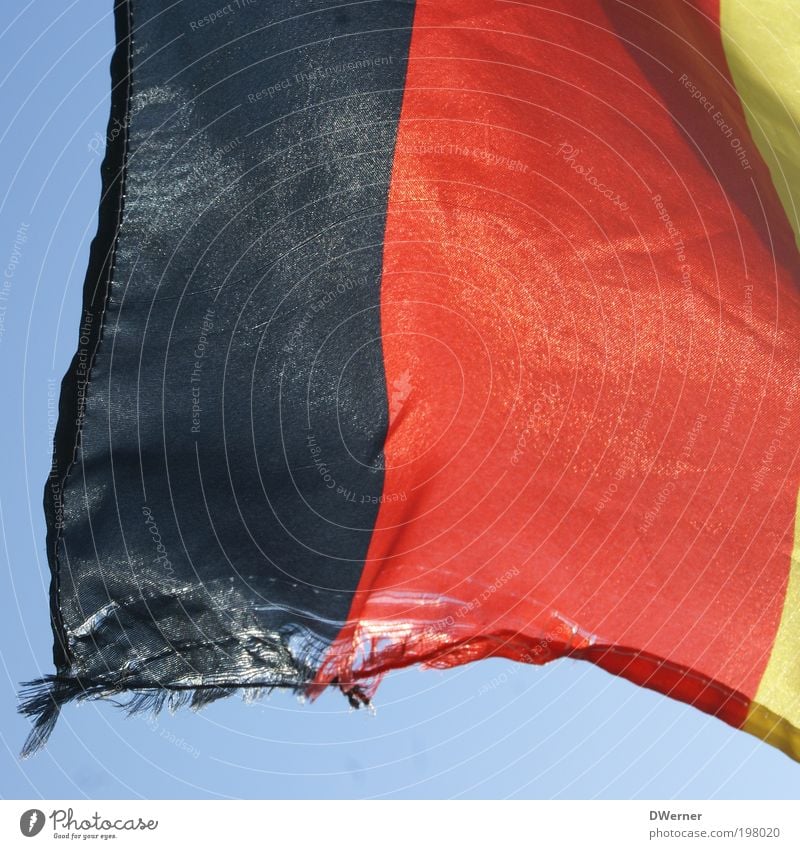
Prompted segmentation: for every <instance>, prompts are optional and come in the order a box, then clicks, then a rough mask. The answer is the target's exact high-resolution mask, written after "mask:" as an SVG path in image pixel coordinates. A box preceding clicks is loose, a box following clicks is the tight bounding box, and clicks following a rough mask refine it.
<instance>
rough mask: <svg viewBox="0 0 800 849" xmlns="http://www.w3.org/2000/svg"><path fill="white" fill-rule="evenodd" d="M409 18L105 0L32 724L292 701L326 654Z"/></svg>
mask: <svg viewBox="0 0 800 849" xmlns="http://www.w3.org/2000/svg"><path fill="white" fill-rule="evenodd" d="M165 6H166V8H165ZM413 10H414V4H413V3H412V2H395V0H373V2H357V3H336V2H332V0H328V2H318V1H315V0H304V1H303V2H300V1H299V0H295V1H294V2H292V0H281V2H277V0H233V2H231V3H229V4H227V5H225V6H223V7H222V8H220V4H219V3H218V0H213V2H208V0H203V2H193V3H175V4H164V3H163V1H162V0H134V2H133V3H118V4H117V33H118V36H117V37H118V47H117V51H116V53H115V56H114V61H113V64H112V76H113V82H114V91H115V95H114V98H113V104H112V120H111V123H110V125H109V139H110V143H109V147H108V152H107V157H106V161H105V162H104V165H103V174H104V192H105V198H104V201H103V204H102V206H101V211H100V227H99V231H98V236H97V238H96V239H95V242H94V244H93V247H92V258H91V263H90V268H89V272H88V274H87V279H86V289H85V301H86V305H87V310H88V312H89V313H90V314H91V315H92V320H91V321H90V322H89V324H90V325H91V329H90V333H91V339H90V342H91V347H92V348H93V347H94V345H95V343H96V341H97V339H98V334H100V328H101V327H102V333H101V334H100V335H101V336H102V339H101V340H100V344H99V346H98V347H97V353H96V356H94V358H93V362H92V366H91V380H90V382H89V385H88V389H87V390H86V393H85V407H84V409H83V412H82V415H81V410H80V405H81V401H80V398H81V392H82V390H81V388H80V381H81V377H82V375H81V373H80V369H81V367H82V365H81V363H82V359H81V357H82V355H79V356H78V357H76V359H75V360H74V361H73V364H72V366H71V368H70V371H69V373H68V375H67V377H66V378H65V381H64V385H63V388H62V401H61V413H60V421H59V426H58V430H57V436H56V446H55V454H56V457H55V462H54V473H53V476H51V481H55V485H54V486H50V485H49V484H48V490H47V493H48V494H47V496H46V500H47V515H48V533H49V543H48V545H49V548H50V550H51V554H52V555H53V556H52V558H51V566H52V567H53V570H54V582H53V583H54V603H55V602H56V601H57V600H58V598H60V604H56V606H55V608H54V614H55V615H54V622H56V623H57V624H56V635H57V636H56V643H57V653H56V660H57V665H58V672H59V675H58V676H57V678H56V679H54V682H50V683H51V689H50V691H49V693H50V697H51V700H52V697H53V695H54V696H55V698H56V701H63V700H66V699H68V698H71V697H75V696H80V695H82V694H83V695H94V694H96V693H100V692H102V691H107V690H108V689H109V687H110V688H113V689H117V690H129V689H147V688H159V687H166V688H168V689H173V690H186V689H190V690H192V691H193V692H194V693H195V698H196V699H198V700H207V699H208V698H210V697H211V696H213V695H215V694H223V693H225V692H227V691H228V688H232V687H237V686H267V687H271V686H289V687H302V686H303V685H305V684H306V683H307V682H308V680H309V679H310V678H312V677H313V675H314V674H315V672H316V669H317V668H318V665H319V663H320V661H321V659H322V657H323V656H324V652H325V650H326V648H327V647H328V645H329V644H330V642H331V641H332V640H333V639H334V638H335V636H336V635H337V633H338V631H339V629H340V627H341V624H342V622H343V621H344V619H345V617H346V615H347V612H348V610H349V607H350V603H351V600H352V596H353V592H354V590H355V588H356V586H357V584H358V580H359V578H360V575H361V570H362V565H363V561H364V557H365V555H366V551H367V546H368V544H369V539H370V535H371V531H372V527H373V524H374V521H375V517H376V514H377V509H378V502H379V499H380V494H381V491H382V486H383V463H382V447H383V440H384V436H385V432H386V427H387V419H388V411H387V399H386V393H385V380H384V373H383V361H382V356H381V345H380V309H379V307H380V276H381V270H382V253H383V252H382V240H383V235H384V228H385V215H386V207H387V200H388V185H389V180H390V175H391V165H392V158H393V150H394V142H395V137H396V132H397V123H398V119H399V113H400V105H401V100H402V89H403V85H404V80H405V70H406V57H407V54H408V45H409V39H410V32H411V24H412V18H413ZM129 12H132V34H133V39H132V45H133V47H132V53H131V57H132V74H131V77H132V84H131V86H130V91H128V84H127V56H128V51H127V43H128V29H127V27H128V13H129ZM126 144H127V163H126V166H125V169H124V170H125V176H124V181H123V180H122V179H121V178H120V176H119V175H120V170H121V168H120V167H121V165H122V160H123V158H125V155H126ZM123 182H124V192H123V191H122V190H121V186H122V185H123ZM123 194H124V204H125V206H124V215H123V217H122V227H121V231H120V233H119V236H118V238H117V239H116V240H115V238H114V234H115V231H116V223H117V218H118V215H119V211H120V208H121V204H122V203H123ZM112 266H113V268H112ZM110 275H111V277H112V282H111V284H110V288H109V287H108V285H107V281H108V279H109V276H110ZM106 289H108V293H107V297H106ZM104 304H105V307H104V306H103V305H104ZM78 419H80V421H81V426H80V446H79V450H78V451H77V454H76V457H75V461H74V465H72V467H71V470H70V471H69V474H68V476H67V477H66V481H65V480H64V478H65V475H66V472H67V468H68V466H69V465H70V464H71V462H72V454H73V446H74V444H75V441H76V437H77V433H76V427H75V422H76V420H78ZM56 493H58V494H59V496H58V497H60V498H62V499H63V511H62V510H61V508H60V506H59V503H58V500H57V498H56V497H54V494H56ZM62 512H63V530H62V531H61V533H60V534H58V533H57V525H58V522H59V518H60V517H61V515H62ZM56 555H57V557H56ZM56 587H58V589H57V590H56V589H55V588H56ZM57 596H58V598H57ZM62 622H63V626H62V624H61V623H62ZM62 627H63V629H64V633H65V634H66V638H67V649H68V651H66V652H64V651H61V649H60V648H58V646H60V645H61V644H62V642H63V634H62ZM209 688H211V689H209ZM42 698H43V697H42V691H41V688H38V689H35V692H34V694H33V697H32V699H31V700H30V701H29V703H28V705H27V712H28V713H39V714H41V713H42V711H41V701H42ZM46 700H47V696H45V701H46ZM137 704H138V703H137Z"/></svg>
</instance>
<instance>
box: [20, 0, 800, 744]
mask: <svg viewBox="0 0 800 849" xmlns="http://www.w3.org/2000/svg"><path fill="white" fill-rule="evenodd" d="M115 17H116V27H117V47H116V51H115V53H114V57H113V61H112V107H111V120H110V122H109V128H108V136H107V139H106V142H107V152H106V158H105V160H104V165H103V194H102V200H101V205H100V211H99V226H98V233H97V237H96V239H95V240H94V243H93V245H92V249H91V256H90V260H89V268H88V272H87V277H86V284H85V289H84V301H83V310H82V314H81V316H80V320H79V322H78V327H79V334H78V335H79V342H78V347H77V352H76V354H75V357H74V359H73V361H72V364H71V365H70V367H69V370H68V372H67V374H66V377H65V378H64V382H63V385H62V392H61V402H60V417H59V422H58V428H57V432H56V437H55V451H54V462H53V467H52V472H51V474H50V476H49V479H48V481H47V484H46V488H45V508H46V514H47V525H48V536H47V548H48V554H49V562H50V567H51V570H52V590H51V619H52V625H53V630H54V633H55V652H54V654H55V658H54V659H55V666H56V671H55V674H53V675H49V676H45V677H44V678H42V679H40V680H38V681H35V682H32V683H31V684H30V685H29V686H28V688H27V689H26V691H25V693H24V700H23V702H22V710H23V711H24V712H25V713H26V714H28V715H29V716H31V717H33V718H34V720H35V726H34V731H33V732H32V735H31V738H30V739H29V742H28V744H27V749H26V751H32V750H33V749H35V748H36V747H37V746H38V745H40V744H41V743H42V742H43V741H44V739H45V738H46V736H47V734H48V733H49V731H50V730H51V729H52V726H53V723H54V722H55V719H56V717H57V715H58V711H59V709H60V707H61V706H62V705H63V704H65V703H66V702H68V701H69V700H71V699H76V698H77V699H84V698H94V697H103V696H113V697H115V699H117V700H119V698H120V696H126V695H127V696H128V697H129V702H128V704H129V709H131V710H134V711H135V710H139V709H144V708H150V707H153V708H158V707H159V706H160V705H162V704H164V703H165V702H168V703H169V704H171V705H178V704H182V703H184V702H188V703H191V704H192V705H194V706H201V705H203V704H206V703H207V702H209V701H212V700H214V699H216V698H219V697H222V696H226V695H228V694H229V693H232V692H234V691H248V692H253V691H256V692H257V691H261V690H265V689H271V688H275V687H281V688H289V689H292V690H295V691H297V692H302V693H307V694H311V695H316V694H317V693H319V692H320V691H322V690H323V689H324V688H326V687H338V688H339V689H340V690H341V691H342V692H343V693H344V694H345V695H346V696H347V697H348V698H349V699H350V701H351V702H352V703H353V704H360V703H362V702H365V701H368V700H370V699H371V698H372V696H373V694H374V691H375V688H376V686H377V684H378V682H379V681H380V679H381V677H382V676H383V675H384V674H385V673H387V672H388V671H390V670H392V669H395V668H399V667H404V666H408V665H411V664H423V665H427V666H429V667H439V668H444V667H452V666H456V665H459V664H463V663H467V662H471V661H476V660H479V659H481V658H486V657H504V658H511V659H513V660H517V661H521V662H526V663H532V664H542V663H545V662H548V661H550V660H553V659H556V658H562V657H570V658H577V659H581V660H585V661H590V662H592V663H595V664H597V665H599V666H600V667H602V668H604V669H606V670H607V671H609V672H611V673H613V674H616V675H619V676H622V677H624V678H627V679H629V680H631V681H633V682H636V683H637V684H640V685H643V686H646V687H650V688H652V689H655V690H658V691H660V692H662V693H664V694H666V695H668V696H670V697H672V698H676V699H680V700H682V701H684V702H688V703H690V704H692V705H695V706H696V707H697V708H699V709H701V710H704V711H706V712H708V713H710V714H713V715H714V716H716V717H718V718H720V719H721V720H723V721H725V722H727V723H729V724H731V725H733V726H735V727H737V728H742V729H744V730H746V731H749V732H751V733H754V734H757V735H759V736H761V737H763V738H764V739H766V740H767V741H769V742H770V743H772V744H774V745H776V746H778V747H780V748H781V749H783V750H784V751H785V752H787V753H788V754H789V755H791V756H793V757H795V758H800V731H798V728H800V661H799V660H798V657H800V652H798V648H800V620H799V619H798V617H799V616H800V613H799V612H798V611H800V571H799V570H800V565H799V561H800V552H798V548H797V539H798V530H797V528H798V525H797V515H798V506H797V505H798V489H799V488H800V457H798V442H797V439H796V434H797V433H798V431H799V430H800V397H798V396H799V391H800V356H799V355H800V294H799V292H798V283H799V282H800V266H799V265H798V233H800V227H799V225H798V211H797V208H798V207H797V202H798V186H800V177H799V176H798V168H799V167H800V153H798V151H799V150H800V146H798V144H797V141H798V139H797V127H798V124H797V121H798V118H800V101H798V95H797V83H796V79H797V78H796V69H797V59H798V50H797V45H798V44H800V30H798V27H799V26H800V25H799V24H798V19H797V16H796V15H794V16H793V14H792V9H791V7H790V5H789V2H788V0H765V2H762V3H758V4H754V3H747V2H745V1H744V0H719V2H717V0H687V2H683V3H650V2H644V0H637V1H636V2H625V3H623V2H619V1H618V0H580V2H567V0H545V2H537V3H534V2H532V0H531V2H528V0H519V1H518V2H501V0H417V2H408V0H362V2H355V3H352V2H351V3H341V4H336V3H330V2H329V1H328V0H325V2H322V0H305V2H295V0H272V2H269V3H267V2H261V0H232V2H230V3H228V4H227V5H225V6H223V7H220V6H219V4H218V3H216V0H215V2H214V3H212V2H206V0H203V2H196V3H192V4H188V3H179V4H173V5H171V6H169V7H167V8H164V6H163V4H162V3H160V2H156V0H127V1H126V0H118V2H116V4H115Z"/></svg>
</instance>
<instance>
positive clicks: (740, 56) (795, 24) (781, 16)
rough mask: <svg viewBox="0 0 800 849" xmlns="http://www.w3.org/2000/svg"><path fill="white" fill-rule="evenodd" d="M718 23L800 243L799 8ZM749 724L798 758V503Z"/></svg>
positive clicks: (736, 10) (747, 10) (738, 14)
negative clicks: (776, 617) (778, 608)
mask: <svg viewBox="0 0 800 849" xmlns="http://www.w3.org/2000/svg"><path fill="white" fill-rule="evenodd" d="M720 25H721V28H722V43H723V46H724V49H725V56H726V58H727V60H728V66H729V67H730V70H731V75H732V77H733V81H734V83H735V85H736V89H737V91H738V93H739V97H740V98H741V101H742V106H743V107H744V113H745V116H746V118H747V125H748V127H749V129H750V134H751V135H752V137H753V140H754V141H755V143H756V145H757V147H758V149H759V152H760V153H761V156H762V158H763V159H764V161H765V162H766V164H767V166H768V167H769V171H770V175H771V176H772V182H773V183H774V184H775V188H776V189H777V191H778V195H779V196H780V199H781V203H782V204H783V208H784V209H785V210H786V216H787V218H788V219H789V223H790V224H791V226H792V228H793V230H794V234H795V239H796V241H797V244H798V246H799V247H800V5H798V3H797V0H758V2H753V1H752V0H721V3H720ZM744 728H745V730H746V731H749V732H750V733H751V734H755V735H757V736H758V737H762V738H763V739H764V740H766V741H767V742H769V743H772V745H773V746H777V747H778V748H779V749H782V750H783V751H784V752H786V754H788V755H790V756H791V757H793V758H796V759H797V760H800V500H799V501H798V506H797V514H796V518H795V528H794V547H793V549H792V557H791V565H790V571H789V583H788V586H787V589H786V596H785V598H784V602H783V613H782V615H781V622H780V626H779V627H778V632H777V634H776V637H775V643H774V645H773V647H772V652H771V654H770V658H769V662H768V663H767V668H766V670H765V671H764V675H763V677H762V679H761V683H760V684H759V687H758V691H757V693H756V697H755V699H754V701H753V704H752V705H751V707H750V710H749V713H748V716H747V721H746V722H745V725H744Z"/></svg>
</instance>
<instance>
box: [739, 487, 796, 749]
mask: <svg viewBox="0 0 800 849" xmlns="http://www.w3.org/2000/svg"><path fill="white" fill-rule="evenodd" d="M744 730H745V731H749V732H750V733H751V734H755V735H756V736H757V737H762V738H763V739H764V740H766V741H767V742H768V743H771V744H772V745H773V746H777V747H778V748H779V749H783V751H784V752H786V754H787V755H790V756H791V757H793V758H795V759H796V760H799V761H800V500H799V501H798V506H797V513H796V515H795V522H794V546H793V548H792V560H791V567H790V570H789V584H788V586H787V588H786V596H785V598H784V601H783V614H782V615H781V622H780V625H779V626H778V633H777V635H776V637H775V643H774V645H773V647H772V653H771V654H770V657H769V662H768V663H767V668H766V669H765V670H764V675H763V676H762V678H761V683H760V684H759V685H758V692H757V693H756V697H755V700H754V701H753V703H752V705H751V706H750V710H749V712H748V715H747V721H746V722H745V724H744Z"/></svg>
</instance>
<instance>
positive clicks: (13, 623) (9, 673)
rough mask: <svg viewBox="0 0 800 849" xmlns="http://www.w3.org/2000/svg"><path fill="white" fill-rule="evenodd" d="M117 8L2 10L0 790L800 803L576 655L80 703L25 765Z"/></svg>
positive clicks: (715, 728) (648, 696)
mask: <svg viewBox="0 0 800 849" xmlns="http://www.w3.org/2000/svg"><path fill="white" fill-rule="evenodd" d="M185 1H186V2H188V1H189V0H185ZM165 2H166V0H165ZM111 8H112V0H72V2H68V0H63V2H59V3H53V2H52V0H30V1H29V2H28V0H3V2H2V5H1V6H0V116H2V120H0V265H2V268H3V269H10V271H11V274H10V284H11V285H10V287H9V288H7V290H6V294H7V300H5V301H4V306H5V307H6V309H5V311H3V310H0V411H2V412H0V538H1V539H2V546H0V604H2V607H1V608H0V610H1V611H2V616H0V659H1V660H2V666H1V667H0V736H1V739H2V747H1V748H0V758H1V759H2V767H0V796H3V797H5V798H37V797H44V798H51V799H53V798H55V799H70V798H83V797H86V798H137V797H144V798H206V797H209V798H216V797H247V798H250V797H253V798H273V797H277V798H282V797H310V798H328V797H332V798H340V797H342V798H351V797H356V798H360V797H373V796H377V797H386V796H390V797H414V798H418V797H423V798H426V797H430V798H446V797H452V796H462V797H464V796H466V797H491V798H496V797H506V796H511V797H519V798H545V799H546V798H551V797H566V798H595V797H600V798H629V797H635V798H661V797H665V798H670V797H679V798H750V797H753V798H797V797H798V794H800V764H796V763H794V762H792V761H790V760H789V759H788V758H787V757H786V756H785V755H783V754H781V753H780V752H778V751H777V750H775V749H773V748H771V747H770V746H767V745H765V744H763V743H761V742H759V741H758V740H756V739H755V738H753V737H750V736H749V735H747V734H744V733H742V732H738V731H734V730H733V729H731V728H728V727H727V726H726V725H724V724H723V723H721V722H719V721H717V720H715V719H713V718H712V717H709V716H706V715H705V714H702V713H700V712H699V711H696V710H694V709H692V708H690V707H688V706H686V705H683V704H679V703H677V702H673V701H671V700H669V699H667V698H664V697H662V696H659V695H657V694H655V693H652V692H650V691H647V690H643V689H639V688H637V687H635V686H633V685H632V684H629V683H627V682H626V681H622V680H618V679H615V678H614V677H612V676H610V675H608V674H606V673H605V672H602V671H600V670H598V669H595V668H594V667H592V666H591V665H589V664H584V663H580V662H577V661H561V662H557V663H553V664H550V665H549V666H545V667H525V666H517V665H514V664H511V663H510V662H506V661H500V660H497V661H485V662H482V663H479V664H473V665H471V666H467V667H463V668H461V669H456V670H451V671H448V672H437V671H427V672H422V671H419V670H406V671H402V672H397V673H394V674H393V675H391V676H389V677H388V678H387V679H386V680H385V681H384V682H383V684H382V685H381V688H380V689H379V691H378V695H377V698H376V700H375V704H376V711H375V712H374V714H373V713H370V712H367V711H358V712H353V711H351V710H350V709H349V708H348V707H347V704H346V702H345V700H344V699H343V698H342V697H341V696H337V695H335V694H327V695H325V696H323V697H322V698H321V699H319V700H318V701H317V702H315V703H313V704H300V703H299V702H298V701H297V699H296V698H295V697H294V696H292V695H289V694H286V693H279V692H276V693H274V694H273V695H272V696H271V697H270V698H268V699H265V700H263V701H256V702H252V703H245V702H243V701H242V700H240V699H239V698H237V697H234V698H232V699H228V700H223V701H221V702H218V703H216V704H214V705H212V706H210V707H209V708H206V709H205V710H204V711H201V712H199V713H192V712H191V711H187V710H184V711H181V712H179V713H177V714H175V715H170V714H169V713H164V714H163V715H160V716H158V717H155V718H149V719H148V718H146V717H141V716H139V717H133V718H128V717H126V716H125V714H124V713H123V712H122V711H121V710H119V709H118V708H115V707H114V706H113V705H110V704H101V703H97V702H94V703H86V704H84V705H82V706H75V705H69V706H67V708H66V709H65V710H64V712H63V714H62V717H61V719H60V720H59V724H58V726H57V728H56V731H55V733H54V734H53V737H52V738H51V741H50V743H49V745H48V747H47V749H46V750H45V751H44V752H42V753H40V754H39V755H37V756H36V757H34V758H32V759H30V760H28V761H24V762H22V761H19V760H18V758H17V752H18V751H19V748H20V746H21V745H22V742H23V739H24V737H25V734H26V733H27V730H28V723H27V721H26V720H24V719H23V718H21V717H18V716H17V715H16V712H15V711H16V691H17V689H18V685H19V683H20V682H21V681H24V680H28V679H31V678H36V677H38V676H40V675H42V674H46V673H48V672H51V671H52V667H51V659H50V658H51V635H50V628H49V623H48V602H47V587H48V582H49V573H48V570H47V563H46V559H45V552H44V535H45V528H44V518H43V514H42V507H41V502H42V491H43V486H44V481H45V478H46V476H47V472H48V469H49V462H50V440H51V438H52V431H53V428H54V425H55V414H56V406H55V405H56V399H57V390H58V384H59V382H60V380H61V377H62V374H63V373H64V371H65V370H66V367H67V364H68V362H69V359H70V357H71V355H72V353H73V350H74V348H75V345H76V339H77V330H78V323H79V312H80V295H81V288H82V284H83V275H84V272H85V268H86V262H87V256H88V249H89V243H90V241H91V238H92V236H93V235H94V231H95V227H96V215H97V203H98V199H99V190H100V179H99V167H100V161H101V156H102V152H103V136H104V133H105V128H106V122H107V120H108V93H109V92H108V89H109V73H108V64H109V58H110V52H111V50H112V47H113V25H112V18H111ZM4 274H5V272H4Z"/></svg>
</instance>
